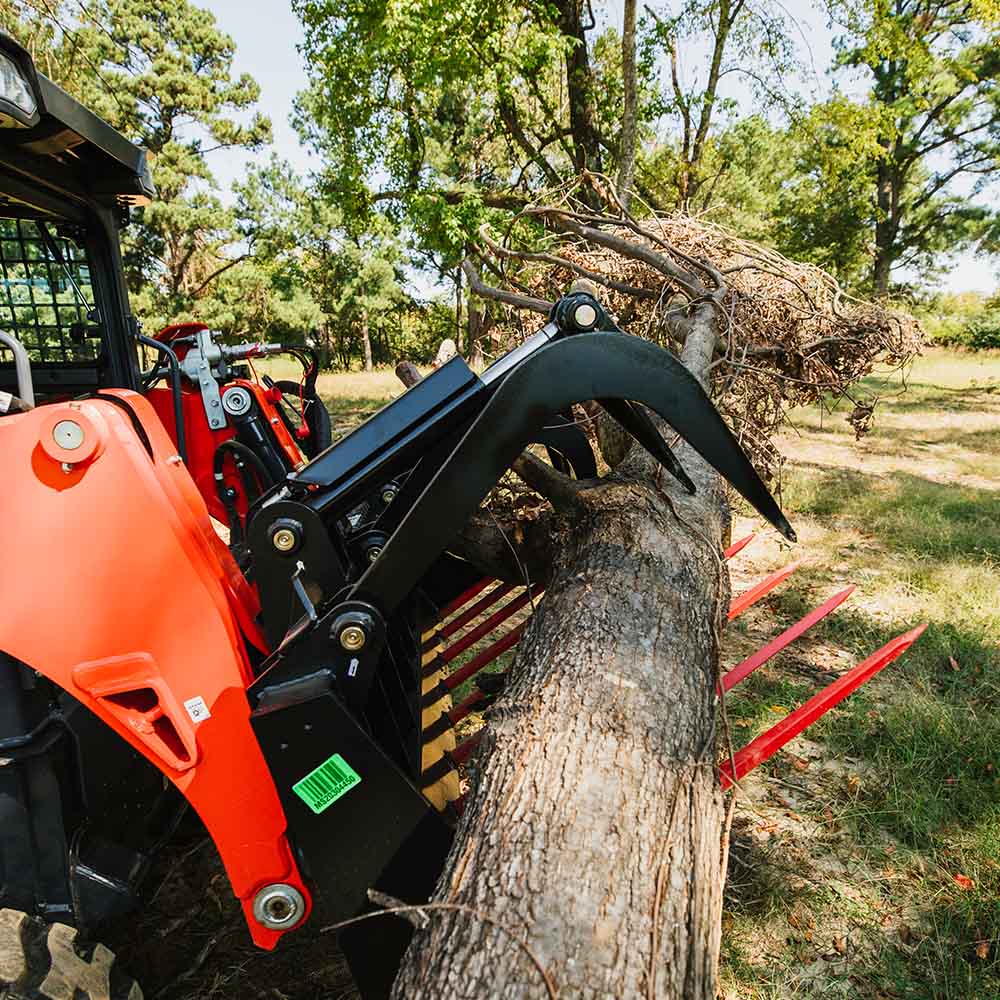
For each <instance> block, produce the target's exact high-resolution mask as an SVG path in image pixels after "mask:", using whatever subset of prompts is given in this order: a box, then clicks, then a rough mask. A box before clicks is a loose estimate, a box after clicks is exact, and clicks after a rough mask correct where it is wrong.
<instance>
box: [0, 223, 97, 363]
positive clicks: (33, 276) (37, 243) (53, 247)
mask: <svg viewBox="0 0 1000 1000" xmlns="http://www.w3.org/2000/svg"><path fill="white" fill-rule="evenodd" d="M43 225H46V224H44V223H39V222H36V221H35V220H33V219H4V218H0V329H3V330H6V331H7V332H8V333H11V334H13V335H14V336H15V337H17V339H18V340H20V341H21V343H22V344H24V346H25V347H26V348H27V350H28V355H29V356H30V358H31V360H32V361H33V362H35V363H38V364H48V365H59V364H67V363H72V362H77V363H79V362H81V361H83V362H87V361H93V360H94V359H95V358H96V357H97V352H98V350H99V349H100V341H99V340H92V339H86V337H85V334H86V328H87V322H88V320H87V312H88V307H87V305H86V304H85V303H92V302H93V301H94V295H93V288H92V287H91V279H90V268H89V266H88V263H87V256H86V253H85V252H84V251H83V250H82V249H81V248H80V247H78V246H77V245H76V244H75V243H74V242H73V241H72V240H69V239H66V238H64V237H61V236H58V235H57V234H56V233H55V231H54V229H52V227H51V226H50V225H46V228H45V229H44V230H43V228H42V226H43ZM74 283H75V284H76V288H74V287H73V286H74ZM81 300H82V301H81ZM11 360H13V359H12V357H11V355H10V353H9V352H7V351H4V350H3V349H2V347H0V361H11Z"/></svg>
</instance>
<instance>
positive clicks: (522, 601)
mask: <svg viewBox="0 0 1000 1000" xmlns="http://www.w3.org/2000/svg"><path fill="white" fill-rule="evenodd" d="M539 590H540V588H538V587H536V588H534V590H533V591H528V590H524V591H523V592H522V593H521V594H520V595H519V596H517V597H515V598H514V600H512V601H508V602H507V603H506V604H505V605H504V606H503V607H502V608H501V609H500V610H499V611H497V612H496V613H495V614H492V615H490V617H489V618H487V619H486V621H484V622H483V623H482V624H481V625H477V626H476V627H475V628H474V629H471V630H470V631H468V632H466V633H465V635H463V636H462V638H461V639H459V640H458V641H457V642H454V643H452V644H451V645H450V646H449V647H448V648H447V649H446V650H444V651H443V652H442V653H441V662H442V663H451V661H452V660H454V659H455V657H457V656H461V655H462V653H464V652H465V651H466V650H467V649H468V648H469V647H470V646H474V645H475V644H476V643H477V642H479V640H480V639H482V638H483V636H486V635H489V634H490V632H492V631H493V630H494V629H495V628H496V627H497V626H498V625H500V624H502V623H503V622H505V621H506V620H507V619H508V618H510V617H511V616H512V615H515V614H517V612H518V611H520V610H521V608H523V607H524V606H525V605H526V604H527V603H528V602H529V601H530V600H531V599H532V597H535V596H537V594H538V593H539Z"/></svg>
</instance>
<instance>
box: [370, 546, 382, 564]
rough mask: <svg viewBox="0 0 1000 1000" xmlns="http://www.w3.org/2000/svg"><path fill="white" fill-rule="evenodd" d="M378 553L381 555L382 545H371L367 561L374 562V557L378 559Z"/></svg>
mask: <svg viewBox="0 0 1000 1000" xmlns="http://www.w3.org/2000/svg"><path fill="white" fill-rule="evenodd" d="M380 555H382V546H381V545H373V546H372V547H371V548H370V549H369V550H368V561H369V562H370V563H373V562H375V560H376V559H378V557H379V556H380Z"/></svg>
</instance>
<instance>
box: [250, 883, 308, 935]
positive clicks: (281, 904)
mask: <svg viewBox="0 0 1000 1000" xmlns="http://www.w3.org/2000/svg"><path fill="white" fill-rule="evenodd" d="M304 912H305V900H304V899H303V898H302V893H300V892H299V890H298V889H296V888H295V886H293V885H286V884H284V883H281V882H279V883H276V884H274V885H268V886H265V887H264V888H263V889H261V890H260V891H259V892H258V893H257V895H256V896H255V897H254V901H253V915H254V918H255V919H256V920H257V922H258V923H259V924H262V925H263V926H264V927H267V928H270V929H271V930H288V929H289V928H291V927H294V926H295V924H297V923H298V922H299V921H300V920H301V919H302V915H303V913H304Z"/></svg>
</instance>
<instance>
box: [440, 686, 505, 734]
mask: <svg viewBox="0 0 1000 1000" xmlns="http://www.w3.org/2000/svg"><path fill="white" fill-rule="evenodd" d="M497 676H499V674H498V675H497ZM487 697H488V695H487V694H486V692H485V691H480V690H479V689H478V688H477V689H476V690H475V691H473V692H472V694H470V695H469V697H468V698H466V699H465V700H464V701H460V702H459V703H458V704H457V705H456V706H455V707H454V708H453V709H452V710H451V711H450V712H449V713H448V719H449V721H450V722H451V724H452V725H453V726H457V725H458V724H459V723H460V722H461V721H462V719H464V718H465V717H466V716H467V715H468V714H469V713H470V712H474V711H475V710H476V706H477V705H480V704H482V703H483V702H484V701H486V699H487Z"/></svg>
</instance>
